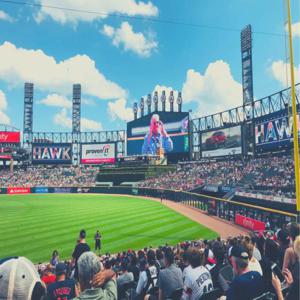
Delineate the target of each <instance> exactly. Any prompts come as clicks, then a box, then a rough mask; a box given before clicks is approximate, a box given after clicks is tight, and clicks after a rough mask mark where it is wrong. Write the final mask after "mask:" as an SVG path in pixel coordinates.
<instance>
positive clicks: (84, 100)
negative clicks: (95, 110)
mask: <svg viewBox="0 0 300 300" xmlns="http://www.w3.org/2000/svg"><path fill="white" fill-rule="evenodd" d="M81 104H83V105H90V106H94V105H96V102H95V100H94V99H90V98H81Z"/></svg>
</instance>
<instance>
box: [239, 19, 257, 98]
mask: <svg viewBox="0 0 300 300" xmlns="http://www.w3.org/2000/svg"><path fill="white" fill-rule="evenodd" d="M241 54H242V81H243V104H248V103H253V100H254V99H253V71H252V28H251V25H250V24H249V25H247V26H246V27H245V28H244V29H243V30H242V31H241Z"/></svg>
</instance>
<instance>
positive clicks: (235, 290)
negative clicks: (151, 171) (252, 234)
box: [226, 246, 263, 300]
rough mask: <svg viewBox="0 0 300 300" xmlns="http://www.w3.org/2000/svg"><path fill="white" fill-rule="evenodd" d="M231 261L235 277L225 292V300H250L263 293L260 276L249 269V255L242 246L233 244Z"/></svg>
mask: <svg viewBox="0 0 300 300" xmlns="http://www.w3.org/2000/svg"><path fill="white" fill-rule="evenodd" d="M231 262H232V267H233V269H234V272H235V274H236V277H235V278H234V280H233V282H232V283H231V284H230V286H229V289H228V290H227V292H226V300H241V299H243V300H252V299H253V298H255V297H258V296H260V295H261V294H262V293H263V280H262V276H261V275H260V274H259V273H258V272H256V271H250V270H249V267H248V264H249V255H248V253H247V252H246V249H245V248H244V247H242V246H233V247H232V249H231Z"/></svg>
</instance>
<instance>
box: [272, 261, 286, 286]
mask: <svg viewBox="0 0 300 300" xmlns="http://www.w3.org/2000/svg"><path fill="white" fill-rule="evenodd" d="M271 270H272V272H273V273H274V274H275V275H276V276H277V277H278V278H279V280H280V282H284V280H285V278H284V276H283V275H282V272H281V270H280V269H279V268H278V266H277V265H276V264H273V265H272V266H271Z"/></svg>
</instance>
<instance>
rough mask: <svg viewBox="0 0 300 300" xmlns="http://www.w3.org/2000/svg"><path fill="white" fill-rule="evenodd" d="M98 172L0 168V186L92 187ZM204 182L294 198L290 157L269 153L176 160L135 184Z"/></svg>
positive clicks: (179, 186)
mask: <svg viewBox="0 0 300 300" xmlns="http://www.w3.org/2000/svg"><path fill="white" fill-rule="evenodd" d="M98 172H99V169H98V168H97V167H93V166H57V165H56V166H28V167H27V168H26V169H24V168H15V169H14V170H13V171H10V170H2V171H0V187H8V186H10V187H12V186H17V187H24V186H26V187H34V186H57V187H62V186H71V187H72V186H94V185H95V182H96V176H97V173H98ZM205 185H206V186H222V187H228V188H234V189H235V190H236V191H239V192H251V193H256V194H262V195H271V196H278V197H285V198H290V199H294V198H295V192H294V190H295V188H294V186H295V179H294V164H293V159H292V158H291V157H290V156H281V157H276V156H273V157H263V158H253V159H250V160H236V159H235V160H224V161H198V162H186V163H179V164H178V165H177V170H176V171H175V172H174V171H172V172H169V173H167V174H163V175H161V176H156V177H151V178H148V179H146V180H144V181H142V182H140V183H139V186H140V187H150V188H162V189H176V190H183V191H190V190H193V189H195V188H197V187H201V186H205Z"/></svg>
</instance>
